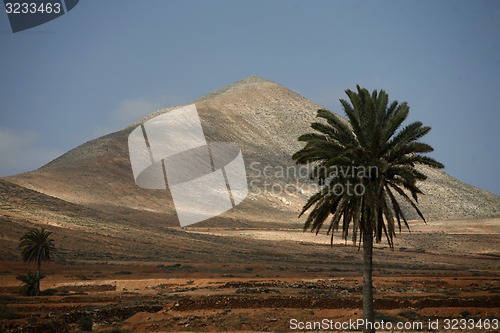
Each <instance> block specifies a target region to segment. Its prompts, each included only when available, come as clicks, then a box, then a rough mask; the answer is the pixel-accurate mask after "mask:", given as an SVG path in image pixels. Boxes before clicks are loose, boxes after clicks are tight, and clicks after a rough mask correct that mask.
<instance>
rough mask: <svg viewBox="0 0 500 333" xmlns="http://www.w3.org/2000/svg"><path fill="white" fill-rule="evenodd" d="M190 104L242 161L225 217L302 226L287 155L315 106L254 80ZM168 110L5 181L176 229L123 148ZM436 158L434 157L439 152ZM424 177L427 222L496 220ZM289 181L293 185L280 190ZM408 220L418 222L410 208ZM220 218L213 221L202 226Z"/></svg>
mask: <svg viewBox="0 0 500 333" xmlns="http://www.w3.org/2000/svg"><path fill="white" fill-rule="evenodd" d="M194 103H196V106H197V109H198V113H199V116H200V118H201V122H202V126H203V130H204V133H205V136H206V138H207V141H209V142H210V141H229V142H234V143H236V144H238V145H239V146H240V148H241V150H242V153H243V156H244V160H245V165H246V169H247V176H248V182H249V185H250V192H249V196H248V197H247V199H246V200H245V201H244V202H243V203H242V204H241V205H240V206H238V207H236V208H235V209H233V210H231V211H230V212H227V213H225V214H223V215H224V216H229V217H231V219H234V220H238V221H240V222H241V223H246V224H245V225H247V226H261V227H262V223H282V224H285V225H289V226H290V225H295V226H297V227H299V226H300V225H301V222H300V221H299V220H297V218H296V214H297V212H298V211H299V209H300V207H301V206H302V204H303V203H304V202H305V200H306V197H307V195H309V194H310V193H311V191H312V190H314V188H312V189H311V188H309V190H308V187H307V186H305V185H304V183H303V182H300V181H299V182H297V180H296V179H294V177H293V172H294V170H297V169H294V168H293V166H294V163H293V161H292V160H291V155H292V154H293V152H295V151H296V150H298V149H300V148H301V143H300V142H298V141H297V137H298V136H299V135H300V134H303V133H306V132H309V131H310V127H309V126H310V123H311V121H312V120H313V119H314V118H315V113H316V110H317V109H318V108H320V106H319V105H317V104H316V103H314V102H312V101H309V100H307V99H306V98H304V97H302V96H300V95H299V94H297V93H295V92H293V91H291V90H289V89H287V88H285V87H283V86H281V85H279V84H277V83H274V82H271V81H268V80H265V79H262V78H260V77H256V76H251V77H248V78H246V79H244V80H242V81H239V82H236V83H234V84H232V85H229V86H227V87H223V88H221V89H219V90H217V91H215V92H213V93H210V94H208V95H206V96H204V97H201V98H199V99H197V100H196V101H194ZM171 109H173V108H169V109H163V110H158V111H156V112H154V113H152V114H150V115H149V116H147V117H146V118H144V119H142V120H141V121H139V122H137V123H135V124H132V125H131V126H129V127H127V128H125V129H123V130H121V131H119V132H115V133H112V134H109V135H106V136H103V137H100V138H97V139H95V140H92V141H89V142H87V143H84V144H82V145H81V146H79V147H77V148H75V149H73V150H71V151H69V152H68V153H66V154H64V155H62V156H61V157H59V158H57V159H55V160H54V161H52V162H50V163H49V164H47V165H45V166H43V167H42V168H40V169H38V170H36V171H33V172H29V173H24V174H20V175H16V176H13V177H8V178H7V180H8V181H9V182H12V183H15V184H18V185H20V186H23V187H26V188H28V189H33V190H36V191H39V192H41V193H44V194H46V195H49V196H52V197H55V198H59V199H62V200H65V201H67V202H71V203H75V204H79V205H83V206H86V207H89V208H91V209H94V210H98V211H105V212H107V213H112V214H115V215H116V216H125V217H127V218H130V217H132V218H133V217H134V216H142V217H144V216H146V215H147V214H155V216H156V214H159V215H160V216H163V217H164V220H165V221H166V222H167V224H168V225H172V226H174V225H176V223H177V220H176V217H175V209H174V207H173V204H172V200H171V197H170V194H169V193H168V191H161V190H145V189H141V188H139V187H137V186H136V185H135V183H134V179H133V176H132V170H131V165H130V161H129V155H128V147H127V138H128V135H129V133H130V132H131V131H132V130H133V129H134V128H135V127H136V126H138V125H139V124H140V123H142V122H144V121H146V120H148V119H151V118H153V117H155V116H157V115H159V114H161V113H164V112H168V111H170V110H171ZM333 111H338V110H333ZM429 125H432V124H429ZM436 157H437V158H438V159H439V152H436ZM266 166H267V169H264V167H266ZM280 170H281V171H283V170H285V176H287V177H284V178H283V177H281V174H277V173H278V172H279V171H280ZM264 171H267V172H266V174H265V175H264V174H263V172H264ZM286 171H288V172H286ZM425 172H426V173H427V174H428V175H429V181H428V182H426V183H425V184H423V185H422V188H423V190H424V192H425V193H426V195H425V196H423V197H422V198H421V201H420V204H421V207H422V211H423V212H424V215H426V217H428V218H429V219H430V220H437V219H473V218H488V217H498V216H500V197H498V196H496V195H494V194H492V193H489V192H487V191H483V190H481V189H478V188H475V187H473V186H470V185H467V184H464V183H462V182H460V181H458V180H456V179H454V178H453V177H450V176H449V175H447V174H446V173H444V172H442V171H439V170H427V169H426V170H425ZM286 184H293V186H292V187H287V191H286V193H283V192H282V191H281V190H283V189H285V185H286ZM272 185H275V186H274V187H272ZM297 187H300V188H297ZM144 214H146V215H144ZM409 216H410V218H416V216H415V215H414V214H412V213H411V211H409ZM214 221H215V222H214ZM217 221H218V220H217V218H215V219H211V220H210V221H207V222H203V223H202V224H201V225H203V226H209V225H212V224H213V223H217Z"/></svg>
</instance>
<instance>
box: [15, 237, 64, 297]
mask: <svg viewBox="0 0 500 333" xmlns="http://www.w3.org/2000/svg"><path fill="white" fill-rule="evenodd" d="M51 234H52V232H51V231H46V230H45V229H44V228H40V229H37V228H32V229H30V230H28V231H27V232H26V233H25V234H24V235H23V236H22V237H21V239H20V243H19V248H20V249H21V257H22V258H23V261H24V262H33V261H34V262H36V265H37V267H36V276H35V277H36V286H35V292H34V295H35V296H38V295H40V280H41V279H42V275H41V268H42V261H51V260H52V259H51V257H50V255H51V253H52V252H53V251H54V250H55V246H54V240H53V239H50V238H49V237H50V235H51Z"/></svg>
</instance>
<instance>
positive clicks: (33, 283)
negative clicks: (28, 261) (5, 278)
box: [16, 271, 43, 296]
mask: <svg viewBox="0 0 500 333" xmlns="http://www.w3.org/2000/svg"><path fill="white" fill-rule="evenodd" d="M16 279H17V280H19V281H21V282H22V286H21V290H20V291H19V293H20V294H21V295H24V296H36V295H37V286H38V283H39V281H40V279H43V276H41V277H40V278H37V276H36V274H33V273H32V272H31V271H28V272H26V274H25V275H18V276H16Z"/></svg>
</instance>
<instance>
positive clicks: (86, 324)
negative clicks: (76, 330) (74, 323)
mask: <svg viewBox="0 0 500 333" xmlns="http://www.w3.org/2000/svg"><path fill="white" fill-rule="evenodd" d="M79 324H80V329H81V330H82V331H84V332H91V331H92V326H94V321H93V320H92V317H90V316H86V317H83V318H81V319H80V321H79Z"/></svg>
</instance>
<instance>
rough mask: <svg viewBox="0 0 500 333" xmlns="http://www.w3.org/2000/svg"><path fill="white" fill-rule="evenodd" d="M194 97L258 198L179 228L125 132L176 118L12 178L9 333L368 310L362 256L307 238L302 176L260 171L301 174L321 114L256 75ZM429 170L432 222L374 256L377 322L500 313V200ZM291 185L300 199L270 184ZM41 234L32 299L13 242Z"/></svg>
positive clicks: (1, 223)
mask: <svg viewBox="0 0 500 333" xmlns="http://www.w3.org/2000/svg"><path fill="white" fill-rule="evenodd" d="M194 103H196V106H197V108H198V112H199V115H200V118H201V121H202V125H203V129H204V132H205V135H206V137H207V140H208V141H229V142H234V143H236V144H238V145H239V146H240V148H241V150H242V153H243V157H244V159H245V165H246V168H247V177H248V183H249V186H250V188H249V195H248V197H247V198H246V199H245V200H244V201H243V202H242V203H241V204H240V205H238V206H237V207H236V208H234V209H232V210H230V211H228V212H226V213H224V214H222V215H220V216H217V217H214V218H212V219H210V220H208V221H205V222H202V223H199V224H196V225H193V226H190V227H186V228H181V227H180V226H179V223H178V220H177V217H176V215H175V208H174V206H173V203H172V199H171V197H170V193H169V192H168V190H145V189H141V188H139V187H137V186H136V185H135V183H134V179H133V176H132V171H131V167H130V161H129V156H128V150H127V137H128V134H129V133H130V131H131V130H132V129H133V128H134V127H135V126H137V125H138V124H140V123H141V122H142V121H144V120H146V119H149V118H151V117H154V116H155V115H158V114H160V113H161V112H166V111H168V110H169V109H166V110H159V111H157V112H155V113H153V114H151V115H150V116H148V117H147V118H146V119H143V120H141V121H139V122H137V123H135V124H132V125H131V126H130V127H128V128H126V129H124V130H122V131H119V132H116V133H112V134H109V135H107V136H104V137H101V138H98V139H96V140H93V141H89V142H87V143H85V144H83V145H81V146H79V147H77V148H75V149H74V150H71V151H70V152H68V153H67V154H65V155H63V156H61V157H59V158H58V159H56V160H54V161H52V162H51V163H49V164H47V165H46V166H44V167H42V168H40V169H39V170H36V171H33V172H30V173H26V174H21V175H17V176H13V177H8V178H5V179H1V180H0V239H1V240H2V246H1V247H0V260H1V261H0V295H1V299H2V301H1V304H0V309H1V310H2V317H0V318H1V324H0V327H1V329H0V331H3V332H79V330H80V324H79V323H80V322H81V320H82V318H88V317H90V318H91V319H92V322H93V330H94V331H109V330H111V329H113V328H117V327H119V328H121V329H122V330H128V331H131V332H178V331H190V332H191V331H195V332H196V331H200V332H206V331H229V332H268V331H275V332H288V331H293V330H292V328H291V325H290V320H292V319H296V320H297V321H301V322H307V321H320V320H322V319H324V318H327V319H331V320H334V321H338V322H345V321H348V320H350V319H351V320H355V319H357V318H360V317H361V314H362V311H361V272H362V260H361V259H362V258H361V251H358V247H357V246H356V245H353V244H352V243H351V242H348V243H347V244H346V243H345V242H344V241H342V240H341V238H340V235H337V234H335V235H334V237H333V239H332V244H331V239H330V236H327V235H325V234H324V233H319V234H318V235H315V234H311V233H309V232H305V233H304V232H302V225H303V222H304V220H305V218H303V217H302V218H298V217H297V215H298V213H299V211H300V209H301V207H302V205H303V204H304V202H305V200H306V198H307V196H308V195H310V194H311V193H310V191H308V189H307V187H303V186H302V185H304V184H305V183H303V182H300V183H297V181H296V179H293V177H291V176H290V175H287V177H274V176H275V175H273V174H272V172H271V173H269V172H268V173H267V174H266V175H264V174H263V173H262V172H259V171H263V168H264V167H266V166H270V168H268V170H276V169H279V168H280V167H283V168H287V167H291V166H293V161H292V160H291V155H292V153H293V152H295V151H296V150H297V149H299V148H300V147H301V145H300V143H299V142H298V141H297V137H298V136H299V135H300V134H303V133H306V132H308V131H309V125H310V123H311V121H312V120H313V119H314V117H315V111H316V110H317V109H318V108H320V106H319V105H317V104H315V103H314V102H311V101H309V100H307V99H306V98H304V97H302V96H300V95H298V94H296V93H294V92H293V91H291V90H288V89H287V88H285V87H283V86H280V85H278V84H276V83H273V82H271V81H268V80H265V79H262V78H259V77H249V78H247V79H245V80H242V81H239V82H237V83H235V84H233V85H230V86H227V87H224V88H221V89H220V90H218V91H216V92H214V93H211V94H208V95H207V96H204V97H202V98H200V99H198V100H196V101H194ZM333 111H338V110H333ZM430 125H432V124H430ZM436 157H439V152H436ZM424 172H426V173H427V174H428V176H429V180H428V181H427V182H426V183H424V184H423V185H422V188H423V190H424V192H425V194H426V195H425V196H423V197H422V198H421V199H420V201H419V202H420V206H421V208H422V211H423V213H424V215H425V216H426V217H427V223H424V222H423V221H421V220H417V216H414V215H412V213H411V211H410V210H408V216H409V218H411V219H412V220H411V222H410V228H411V233H409V232H408V231H407V230H403V231H402V232H401V234H398V236H397V238H396V240H395V248H394V249H390V248H389V247H388V246H387V245H386V244H384V243H381V244H377V245H376V248H375V250H374V265H375V271H374V284H375V307H376V310H377V318H378V319H380V320H384V321H393V322H397V321H406V322H422V323H424V324H425V323H428V322H429V320H431V321H433V320H441V323H443V320H445V319H446V318H448V319H450V318H455V319H475V320H478V319H483V320H484V319H489V320H491V319H495V318H496V319H498V318H499V317H500V297H499V295H500V281H499V275H500V274H499V273H500V266H499V258H500V242H499V240H498V239H499V234H500V197H498V196H496V195H494V194H491V193H489V192H486V191H483V190H481V189H477V188H474V187H472V186H470V185H467V184H464V183H462V182H460V181H459V180H457V179H454V178H453V177H451V176H449V175H447V174H446V173H445V172H442V171H436V170H425V169H424ZM290 183H293V184H295V185H296V186H295V187H294V188H295V191H287V192H286V193H284V192H279V191H270V190H269V187H267V189H268V190H266V185H273V184H274V185H276V187H275V189H278V188H280V186H281V188H283V187H284V185H285V184H290ZM299 185H300V186H299ZM33 226H36V227H39V226H43V227H46V228H47V229H49V230H50V231H53V238H54V240H55V244H56V248H57V252H56V253H55V255H54V261H53V262H52V263H45V264H44V265H43V273H44V274H45V275H46V278H45V279H43V280H42V289H43V290H46V291H47V290H49V292H48V294H50V295H45V296H40V297H36V298H34V297H24V296H20V295H19V294H18V292H17V291H18V290H19V281H18V280H16V279H15V277H16V276H17V275H19V274H23V273H24V272H25V271H26V270H27V269H28V268H29V269H31V270H33V269H34V266H33V265H29V264H24V263H22V262H21V260H20V255H19V250H18V248H17V246H18V243H19V237H20V236H21V235H22V234H23V233H24V232H25V231H26V230H27V229H28V228H30V227H33ZM423 328H424V331H426V330H427V331H429V329H426V326H425V325H424V326H423ZM295 331H297V330H295ZM299 331H300V330H299ZM408 331H411V330H408ZM430 331H433V330H430ZM434 331H435V330H434ZM438 331H445V330H444V327H443V326H441V327H439V330H438ZM450 331H451V330H450ZM476 331H478V332H483V331H487V330H484V329H480V328H477V329H476ZM489 331H494V330H489ZM455 332H456V330H455Z"/></svg>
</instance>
